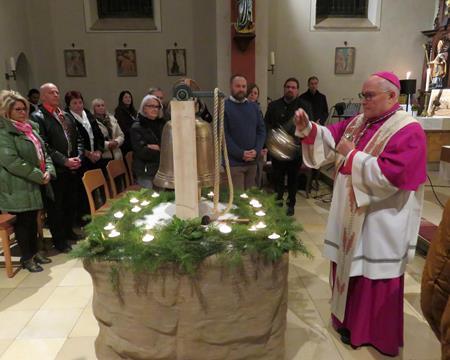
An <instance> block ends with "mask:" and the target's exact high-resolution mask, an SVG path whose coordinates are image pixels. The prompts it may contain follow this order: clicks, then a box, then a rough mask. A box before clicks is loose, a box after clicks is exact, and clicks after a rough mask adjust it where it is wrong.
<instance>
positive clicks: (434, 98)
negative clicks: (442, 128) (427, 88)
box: [428, 89, 450, 117]
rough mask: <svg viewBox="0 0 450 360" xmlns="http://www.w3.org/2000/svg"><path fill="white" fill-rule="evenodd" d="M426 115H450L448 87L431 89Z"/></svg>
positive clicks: (449, 91)
mask: <svg viewBox="0 0 450 360" xmlns="http://www.w3.org/2000/svg"><path fill="white" fill-rule="evenodd" d="M428 116H446V117H448V116H450V89H433V90H431V96H430V102H429V105H428Z"/></svg>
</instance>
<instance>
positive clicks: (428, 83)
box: [425, 67, 431, 91]
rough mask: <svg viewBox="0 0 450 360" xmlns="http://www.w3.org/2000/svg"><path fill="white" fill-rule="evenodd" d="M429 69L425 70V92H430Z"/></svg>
mask: <svg viewBox="0 0 450 360" xmlns="http://www.w3.org/2000/svg"><path fill="white" fill-rule="evenodd" d="M430 78H431V68H430V67H429V68H427V79H426V80H425V91H428V90H430Z"/></svg>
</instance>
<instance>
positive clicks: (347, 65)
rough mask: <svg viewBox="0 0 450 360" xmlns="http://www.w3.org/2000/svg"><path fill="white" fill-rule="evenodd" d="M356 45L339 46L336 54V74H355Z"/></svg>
mask: <svg viewBox="0 0 450 360" xmlns="http://www.w3.org/2000/svg"><path fill="white" fill-rule="evenodd" d="M355 54H356V49H355V48H354V47H337V48H336V52H335V55H334V73H335V74H353V72H354V71H355Z"/></svg>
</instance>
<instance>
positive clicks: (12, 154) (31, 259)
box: [0, 91, 55, 272]
mask: <svg viewBox="0 0 450 360" xmlns="http://www.w3.org/2000/svg"><path fill="white" fill-rule="evenodd" d="M28 109H29V104H28V101H27V100H25V98H24V97H22V96H21V95H20V94H19V93H16V92H14V91H2V92H1V93H0V210H2V211H6V212H9V213H11V214H14V215H16V222H15V225H14V232H15V235H16V239H17V242H18V244H19V247H20V250H21V253H22V257H21V264H22V266H23V268H25V269H27V270H29V271H30V272H39V271H42V270H43V269H42V267H41V266H40V265H39V264H44V263H49V262H50V259H47V258H45V257H43V256H42V255H40V254H39V253H38V248H37V243H38V240H37V216H38V210H39V209H42V208H43V201H42V195H41V186H43V185H46V186H50V184H49V182H50V178H51V176H55V170H54V167H53V163H52V161H51V159H50V157H49V156H48V155H47V153H46V151H45V146H44V142H43V141H42V139H41V138H40V137H39V135H38V130H37V129H38V128H37V125H34V124H32V123H31V122H29V121H28Z"/></svg>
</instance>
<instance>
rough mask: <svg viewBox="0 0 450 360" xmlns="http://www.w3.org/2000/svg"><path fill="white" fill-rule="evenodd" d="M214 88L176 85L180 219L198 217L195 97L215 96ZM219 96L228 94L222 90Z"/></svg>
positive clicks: (175, 148)
mask: <svg viewBox="0 0 450 360" xmlns="http://www.w3.org/2000/svg"><path fill="white" fill-rule="evenodd" d="M213 96H214V92H212V91H192V89H191V88H190V87H189V86H188V85H186V84H179V85H177V86H175V88H174V92H173V100H172V101H171V102H170V107H171V114H172V139H173V165H174V179H175V206H176V210H175V214H176V216H177V217H178V218H180V219H192V218H196V217H199V215H200V213H199V203H200V196H199V194H200V189H199V188H198V180H197V179H198V173H197V146H196V133H195V102H194V97H197V98H199V97H213ZM219 96H220V97H225V94H224V93H222V92H220V93H219Z"/></svg>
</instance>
